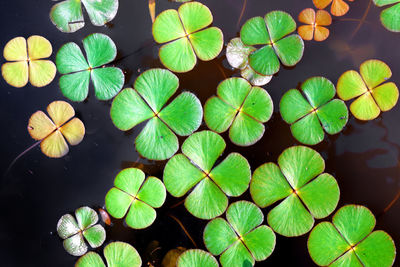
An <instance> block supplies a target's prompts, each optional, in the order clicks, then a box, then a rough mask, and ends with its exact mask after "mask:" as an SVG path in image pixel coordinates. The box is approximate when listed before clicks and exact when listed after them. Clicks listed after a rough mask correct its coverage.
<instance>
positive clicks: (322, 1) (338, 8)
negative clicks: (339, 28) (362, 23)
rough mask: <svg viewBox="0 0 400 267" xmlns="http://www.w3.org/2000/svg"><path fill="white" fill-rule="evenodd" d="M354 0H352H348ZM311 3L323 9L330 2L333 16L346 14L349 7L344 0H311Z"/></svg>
mask: <svg viewBox="0 0 400 267" xmlns="http://www.w3.org/2000/svg"><path fill="white" fill-rule="evenodd" d="M349 1H351V2H352V1H354V0H349ZM313 3H314V5H315V7H316V8H318V9H325V8H326V7H327V6H328V5H329V4H330V3H332V5H331V14H332V15H334V16H338V17H340V16H343V15H345V14H347V12H348V11H349V9H350V7H349V5H348V4H347V3H346V2H345V1H344V0H313Z"/></svg>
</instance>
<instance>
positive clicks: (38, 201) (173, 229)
mask: <svg viewBox="0 0 400 267" xmlns="http://www.w3.org/2000/svg"><path fill="white" fill-rule="evenodd" d="M201 2H203V3H205V4H206V5H208V6H209V7H210V9H211V10H212V12H213V15H214V25H215V26H218V27H220V28H221V29H222V30H223V32H224V37H225V44H226V43H228V42H229V40H230V39H231V38H233V37H236V36H237V34H238V31H239V30H240V25H241V24H243V23H244V22H245V21H246V20H247V19H249V18H250V17H253V16H262V15H264V14H265V13H267V12H268V11H271V10H275V9H281V10H285V11H287V12H289V13H290V14H291V15H292V16H293V17H297V14H298V13H299V12H300V11H301V10H302V9H304V8H307V7H312V1H311V0H307V1H293V0H282V1H273V0H264V1H261V0H247V5H246V7H245V8H244V9H243V4H244V0H220V1H212V0H204V1H203V0H201ZM53 4H54V2H52V1H43V0H31V1H29V5H28V4H27V1H26V0H14V1H1V3H0V10H2V17H1V18H0V20H1V22H2V25H6V26H5V27H3V28H2V36H1V37H0V46H1V47H3V46H4V44H5V43H6V42H7V41H8V40H10V39H11V38H13V37H15V36H26V37H28V36H30V35H32V34H39V35H43V36H45V37H46V38H48V39H49V40H50V41H51V42H52V44H53V47H54V51H57V50H58V49H59V47H60V46H61V45H62V44H64V43H66V42H69V41H74V42H77V43H80V42H81V40H82V39H83V38H84V37H85V36H86V35H88V34H89V33H92V32H102V33H105V34H107V35H109V36H110V37H111V38H112V39H113V40H114V41H115V43H116V45H117V47H118V57H117V60H116V61H115V62H114V64H115V65H117V66H118V67H120V68H121V69H123V70H124V72H125V74H126V85H125V86H126V87H128V86H132V84H133V82H134V80H135V79H136V77H137V76H138V75H140V73H142V72H143V71H145V70H147V69H149V68H153V67H162V65H161V63H160V62H159V60H158V47H159V46H158V45H156V44H155V43H154V42H153V41H152V40H153V39H152V36H151V20H150V16H149V14H148V7H147V1H145V0H144V1H124V0H121V1H120V9H119V11H118V15H117V17H116V18H115V20H114V21H113V22H112V27H100V28H99V27H94V26H92V25H90V23H89V21H88V19H87V18H86V26H85V28H84V29H83V30H80V31H78V32H76V33H74V34H63V33H60V32H59V31H58V30H57V29H56V28H55V27H54V26H53V25H51V23H50V21H49V19H48V12H49V10H50V8H51V6H52V5H53ZM156 4H157V14H158V13H159V12H160V11H161V10H165V9H167V8H176V7H177V6H178V5H177V4H176V3H171V2H168V1H167V0H156ZM368 5H369V0H357V1H355V2H354V3H350V12H349V13H348V14H347V15H346V16H345V17H343V18H334V21H333V24H332V26H330V27H329V29H330V31H331V36H330V37H329V39H328V40H327V41H325V42H323V43H316V42H306V49H305V53H304V57H303V59H302V60H301V62H300V63H299V64H298V65H297V66H296V67H294V68H290V69H287V68H282V69H281V71H280V72H279V74H278V75H276V76H275V77H274V78H273V79H272V81H271V82H270V83H269V84H268V85H266V86H265V88H266V89H267V90H268V92H269V93H270V95H271V97H272V99H273V102H274V114H273V116H272V118H271V120H270V121H269V122H268V123H266V125H265V127H266V131H265V134H264V136H263V138H262V139H261V140H260V141H259V142H257V143H256V144H255V145H253V146H251V147H248V148H244V147H238V146H235V145H233V144H232V143H231V142H230V141H229V138H228V135H227V133H224V134H223V135H222V136H223V137H224V138H225V140H226V141H227V144H228V146H227V148H226V151H225V152H224V155H222V157H221V159H223V158H224V157H225V156H226V155H228V153H230V152H232V151H237V152H239V153H241V154H242V155H244V156H245V157H246V158H247V159H248V160H249V162H250V165H251V168H252V170H254V169H256V168H257V167H258V166H260V165H261V164H263V163H265V162H269V161H274V162H276V160H277V157H278V156H279V154H280V153H281V152H282V151H283V150H284V149H285V148H287V147H289V146H292V145H296V144H298V143H297V142H296V140H295V139H293V137H292V136H291V133H290V129H289V126H288V125H287V124H286V123H284V122H283V121H282V119H281V117H280V114H279V100H280V98H281V97H282V95H283V94H284V93H285V92H286V91H287V90H288V89H290V88H295V87H298V86H299V84H300V83H301V82H303V81H304V80H306V79H307V78H309V77H311V76H317V75H318V76H319V75H320V76H325V77H327V78H329V79H330V80H332V81H333V82H334V83H336V81H337V79H338V77H339V76H340V75H341V74H342V73H343V72H344V71H346V70H349V69H357V68H358V66H359V64H360V63H362V62H363V61H364V60H367V59H371V58H378V59H381V60H383V61H385V62H386V63H388V64H389V66H391V68H392V71H393V77H392V81H395V82H397V83H398V84H399V83H400V53H398V52H397V51H398V46H399V43H400V34H394V33H390V32H388V31H386V30H385V29H384V28H383V27H382V26H381V25H380V22H379V13H380V9H379V8H377V7H375V6H374V5H372V6H371V7H370V10H369V12H368V13H367V14H366V15H365V23H363V24H361V26H360V28H359V29H358V30H357V32H356V34H355V35H354V36H353V37H352V34H353V33H354V31H355V30H356V29H357V27H358V25H359V23H360V19H362V18H363V16H364V14H365V10H366V9H367V7H368ZM32 6H34V9H35V10H34V12H32ZM239 17H241V18H240V21H241V22H240V23H239V25H238V20H239ZM10 22H12V23H10ZM54 58H55V56H54V54H53V55H52V59H53V60H54ZM1 63H3V62H1ZM238 75H239V74H238V72H237V71H234V70H232V69H231V68H230V67H229V65H228V64H227V61H226V58H225V56H224V53H221V55H220V56H219V57H218V58H217V59H215V60H213V61H210V62H199V63H198V65H197V66H196V68H195V69H194V70H193V71H191V72H189V73H184V74H178V76H179V79H180V89H179V91H178V92H177V94H179V93H180V92H182V91H184V90H188V91H192V92H193V93H195V94H196V95H197V96H198V97H199V99H200V100H201V102H202V104H204V103H205V101H206V100H207V99H208V98H209V97H210V96H212V95H213V94H215V91H216V87H217V86H218V84H219V83H220V82H221V81H222V80H223V79H225V78H226V77H231V76H238ZM58 78H59V77H57V78H56V79H55V81H54V82H53V83H52V84H51V85H50V86H48V87H45V88H33V87H31V86H27V87H25V88H22V89H16V88H10V87H9V86H8V85H6V84H5V82H4V81H3V80H1V81H0V86H1V88H2V90H0V93H1V97H0V106H1V120H2V125H3V127H2V131H1V132H0V134H1V137H2V140H3V142H2V153H1V165H0V171H1V173H4V171H5V170H6V169H7V166H8V165H9V163H10V162H11V161H12V160H13V159H14V158H15V157H16V156H17V155H18V153H20V152H21V151H23V150H24V149H26V148H27V147H29V146H30V145H31V144H33V141H32V140H31V139H30V137H29V135H28V133H27V131H26V124H27V120H28V118H29V116H30V115H31V114H32V113H33V112H35V111H36V110H39V109H41V110H44V109H45V108H46V106H47V105H48V103H50V102H51V101H54V100H58V99H64V97H63V96H62V94H61V92H60V90H59V88H58V85H57V80H58ZM64 100H65V99H64ZM72 104H73V106H74V108H75V109H76V111H77V113H78V117H79V118H81V119H82V121H83V122H84V123H85V126H86V129H87V132H86V136H85V139H84V141H83V142H82V143H81V144H79V146H77V147H72V148H71V149H70V152H69V154H68V155H67V156H66V157H64V158H62V159H58V160H54V159H48V158H46V157H45V156H43V155H42V154H41V152H40V150H39V149H37V148H36V149H33V150H32V151H30V152H29V153H27V154H26V155H24V156H23V157H22V158H21V159H19V160H18V161H17V162H16V163H15V165H14V166H13V168H12V169H11V171H10V173H9V179H10V182H9V183H8V184H7V186H6V187H5V188H2V189H1V193H0V211H1V220H0V229H1V230H0V241H1V242H0V251H2V253H1V254H0V255H1V256H2V264H1V265H2V266H50V267H51V266H73V264H74V262H75V261H76V258H75V257H72V256H69V255H68V254H67V253H66V252H65V251H64V250H63V247H62V243H61V240H60V239H59V238H58V236H57V234H56V233H55V228H56V224H57V221H58V219H59V218H60V217H61V216H62V215H63V214H65V213H68V212H73V211H74V210H75V209H76V208H79V207H81V206H83V205H88V206H91V207H93V208H100V207H102V206H103V205H104V197H105V194H106V193H107V191H108V190H109V189H110V188H111V187H112V185H113V181H114V178H115V176H116V175H117V173H118V172H119V171H120V170H122V169H124V168H127V167H139V168H141V169H143V170H145V171H146V172H147V173H148V174H150V175H154V176H157V177H160V178H161V177H162V170H163V166H164V165H165V163H166V162H165V161H164V162H152V161H148V160H146V159H143V158H140V157H139V156H138V154H137V153H136V151H135V149H134V145H133V143H134V139H135V138H136V136H137V135H138V134H139V133H140V130H141V128H142V127H143V125H144V124H142V125H140V126H139V127H136V128H134V129H132V130H130V131H128V132H127V133H124V132H121V131H119V130H118V129H116V128H115V127H114V126H113V124H112V122H111V119H110V116H109V108H110V106H111V102H110V101H108V102H100V101H98V100H96V98H95V97H94V95H93V90H92V88H91V92H90V95H89V98H88V99H87V100H86V101H84V102H82V103H72ZM399 120H400V105H397V106H396V107H395V108H394V109H393V110H392V111H390V112H386V113H384V114H382V115H381V116H380V117H379V118H378V119H376V120H374V121H371V122H366V123H364V122H360V121H357V120H355V119H354V118H353V117H351V118H350V120H349V123H348V125H347V126H346V128H345V130H344V131H343V132H342V133H340V134H338V135H335V136H329V137H327V138H326V139H325V141H323V142H322V143H321V144H319V145H317V146H314V148H315V149H316V150H318V151H319V152H320V153H321V154H322V155H323V157H324V159H325V160H326V171H327V172H329V173H331V174H333V175H334V176H335V177H336V178H337V180H338V183H339V186H340V188H341V200H340V203H339V206H341V205H344V204H349V203H356V204H362V205H366V206H367V207H369V208H370V209H371V210H372V211H373V212H374V213H375V214H376V215H378V214H379V215H380V216H379V218H378V221H377V228H378V229H384V230H386V231H387V232H389V233H390V234H391V235H392V237H393V238H394V240H395V242H396V243H397V244H400V226H399V225H400V223H399V222H400V203H399V202H396V203H394V204H393V206H392V207H391V209H389V210H388V211H387V212H386V213H382V212H383V210H384V209H385V207H387V206H388V205H389V203H390V202H391V200H392V199H393V198H394V197H395V196H396V194H397V193H398V191H399V188H400V178H399V177H400V167H399V160H398V157H399V152H400V150H399V149H400V138H399V136H400V124H399ZM200 129H206V126H205V125H204V124H203V125H202V126H201V128H200ZM183 140H184V138H180V142H182V141H183ZM238 199H247V200H251V197H250V195H249V193H248V192H247V193H245V194H244V195H243V196H242V197H240V198H231V199H230V201H231V202H233V201H236V200H238ZM182 200H183V199H176V198H173V197H171V196H168V197H167V200H166V203H165V204H164V206H163V207H162V208H161V209H158V210H157V220H156V221H155V222H154V224H153V225H152V226H151V227H149V228H147V229H144V230H140V231H134V230H132V229H129V228H128V227H126V225H125V224H124V222H123V220H113V221H112V223H113V224H112V226H105V228H106V231H107V242H110V241H115V240H121V241H127V242H130V243H131V244H133V245H134V246H135V247H136V248H137V249H138V251H139V253H140V254H141V255H142V258H143V261H144V266H147V265H146V264H147V263H148V262H149V263H151V264H153V265H154V266H159V264H160V260H161V258H162V256H163V255H165V253H166V252H167V251H169V250H170V249H172V248H176V247H178V246H181V247H185V248H193V247H194V244H197V246H198V247H199V248H204V245H203V240H202V238H203V237H202V233H203V229H204V227H205V225H206V223H207V221H204V220H199V219H195V218H194V217H193V216H191V215H190V214H189V213H188V212H187V211H186V210H185V207H184V205H183V204H182ZM263 211H264V214H265V215H266V214H267V213H268V211H269V209H264V210H263ZM174 218H175V219H176V220H175V219H174ZM328 219H329V218H328ZM317 222H318V221H317ZM317 222H316V223H317ZM185 231H186V233H185ZM189 236H190V237H189ZM191 238H192V239H193V240H191ZM96 251H98V252H101V248H100V249H97V250H96ZM274 265H275V266H276V265H279V266H314V264H313V263H312V261H311V259H310V257H309V255H308V252H307V235H305V236H302V237H299V238H285V237H282V236H279V235H278V236H277V244H276V248H275V251H274V253H273V254H272V255H271V257H269V258H268V259H267V260H266V261H265V262H261V263H257V264H256V266H274ZM243 266H247V265H246V264H244V265H243ZM248 266H251V264H248Z"/></svg>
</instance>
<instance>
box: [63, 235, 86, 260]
mask: <svg viewBox="0 0 400 267" xmlns="http://www.w3.org/2000/svg"><path fill="white" fill-rule="evenodd" d="M63 247H64V249H65V250H66V251H67V252H68V253H69V254H71V255H72V256H82V255H83V254H85V253H86V252H87V250H88V247H87V245H86V243H85V240H84V239H83V237H82V234H81V233H78V234H76V235H73V236H71V237H68V238H67V239H65V240H64V241H63Z"/></svg>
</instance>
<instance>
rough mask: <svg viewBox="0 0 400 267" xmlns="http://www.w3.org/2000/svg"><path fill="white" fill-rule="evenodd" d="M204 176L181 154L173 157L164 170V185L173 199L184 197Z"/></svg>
mask: <svg viewBox="0 0 400 267" xmlns="http://www.w3.org/2000/svg"><path fill="white" fill-rule="evenodd" d="M205 176H206V174H205V173H203V172H202V171H200V170H199V169H198V168H196V167H195V166H193V164H192V163H190V160H189V159H188V158H187V157H186V156H185V155H183V154H178V155H175V156H173V157H172V158H171V159H170V160H169V161H168V162H167V164H166V165H165V168H164V178H163V180H164V184H165V187H166V188H167V190H168V192H169V193H170V194H171V195H173V196H174V197H181V196H183V195H185V194H186V193H187V192H188V191H189V190H190V189H191V188H193V187H194V186H195V185H196V184H197V183H198V182H200V181H201V180H202V179H203V178H204V177H205Z"/></svg>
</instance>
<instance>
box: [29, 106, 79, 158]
mask: <svg viewBox="0 0 400 267" xmlns="http://www.w3.org/2000/svg"><path fill="white" fill-rule="evenodd" d="M47 113H48V114H49V116H50V118H49V117H48V116H47V115H46V113H44V112H43V111H37V112H35V113H34V114H33V115H32V116H31V118H30V119H29V122H28V132H29V134H30V135H31V137H32V138H33V139H35V140H38V141H41V142H40V148H41V150H42V152H43V154H45V155H46V156H48V157H51V158H61V157H63V156H65V155H66V154H67V153H68V151H69V147H68V144H67V142H66V141H65V139H67V141H68V143H69V144H70V145H71V146H74V145H77V144H79V143H80V142H81V141H82V139H83V136H84V135H85V126H84V125H83V123H82V121H81V120H80V119H78V118H73V117H74V116H75V110H74V108H73V107H72V106H71V105H70V104H68V103H67V102H64V101H54V102H52V103H50V104H49V105H48V106H47Z"/></svg>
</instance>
